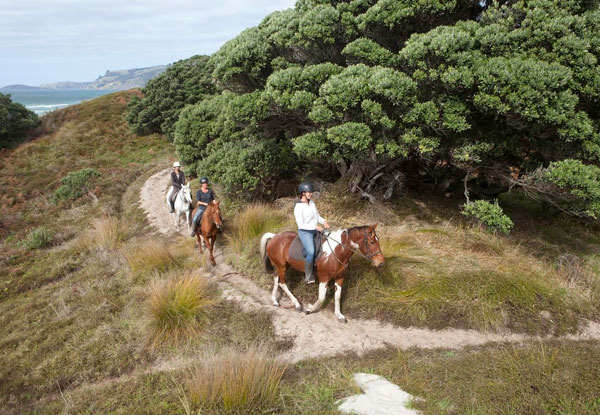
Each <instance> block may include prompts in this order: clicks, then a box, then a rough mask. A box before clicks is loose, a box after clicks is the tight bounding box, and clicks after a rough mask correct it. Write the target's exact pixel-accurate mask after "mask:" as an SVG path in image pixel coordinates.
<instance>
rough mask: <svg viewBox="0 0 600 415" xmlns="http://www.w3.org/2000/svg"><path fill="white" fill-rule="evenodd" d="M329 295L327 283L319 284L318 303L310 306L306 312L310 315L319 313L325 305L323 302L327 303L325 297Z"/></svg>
mask: <svg viewBox="0 0 600 415" xmlns="http://www.w3.org/2000/svg"><path fill="white" fill-rule="evenodd" d="M326 295H327V282H320V283H319V298H318V299H317V302H316V303H314V304H312V305H309V306H308V307H307V308H306V310H304V311H305V313H306V314H310V313H316V312H317V311H319V310H320V309H321V306H322V305H323V301H325V296H326Z"/></svg>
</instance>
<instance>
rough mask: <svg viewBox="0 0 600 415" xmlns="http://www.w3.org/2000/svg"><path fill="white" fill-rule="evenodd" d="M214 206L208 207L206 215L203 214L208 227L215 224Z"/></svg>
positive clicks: (203, 219)
mask: <svg viewBox="0 0 600 415" xmlns="http://www.w3.org/2000/svg"><path fill="white" fill-rule="evenodd" d="M213 210H214V208H213V206H212V205H211V204H209V205H208V207H207V208H206V210H205V211H204V213H203V214H202V222H205V223H207V224H208V225H212V224H213V223H214V220H213V217H212V215H213Z"/></svg>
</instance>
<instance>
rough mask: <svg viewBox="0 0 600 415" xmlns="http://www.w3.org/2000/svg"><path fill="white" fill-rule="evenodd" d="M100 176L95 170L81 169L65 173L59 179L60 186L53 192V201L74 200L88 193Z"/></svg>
mask: <svg viewBox="0 0 600 415" xmlns="http://www.w3.org/2000/svg"><path fill="white" fill-rule="evenodd" d="M99 176H100V172H99V171H98V170H96V169H91V168H87V169H81V170H77V171H72V172H69V173H67V175H66V176H65V177H63V178H62V179H61V181H60V182H61V186H60V187H59V188H58V189H56V191H55V192H54V200H55V201H56V202H59V201H61V200H75V199H79V198H80V197H81V196H83V195H85V194H87V193H88V191H89V189H90V188H91V186H93V184H94V183H95V181H96V179H97V178H98V177H99Z"/></svg>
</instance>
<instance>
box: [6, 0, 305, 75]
mask: <svg viewBox="0 0 600 415" xmlns="http://www.w3.org/2000/svg"><path fill="white" fill-rule="evenodd" d="M3 2H6V3H10V5H8V4H6V5H2V3H3ZM293 6H294V0H222V1H220V2H215V1H214V0H213V1H191V0H171V1H169V2H166V1H164V0H160V1H159V0H87V1H80V0H21V1H19V2H14V1H9V0H0V64H1V66H0V86H1V85H6V84H9V83H31V84H39V83H43V82H51V81H59V80H67V79H69V80H91V79H93V78H95V77H96V76H97V74H99V73H101V72H104V70H106V69H108V68H110V69H125V68H128V67H142V66H149V65H154V64H162V63H170V62H173V61H176V60H179V59H183V58H187V57H189V56H191V55H194V54H198V53H201V54H210V53H213V52H214V51H216V50H217V49H218V48H219V47H220V46H221V45H222V44H223V43H224V42H225V41H227V40H229V39H231V38H232V37H234V36H235V35H237V34H238V33H239V32H241V31H242V30H243V29H245V28H247V27H250V26H255V25H256V24H258V23H259V22H260V21H261V20H262V19H263V18H264V17H266V16H267V15H268V14H270V13H271V12H273V11H275V10H283V9H287V8H290V7H293ZM61 62H64V64H61ZM32 64H33V65H39V66H41V68H43V70H44V72H43V73H42V72H41V71H40V74H39V75H38V76H34V74H35V68H32V67H31V65H32ZM98 65H101V66H98ZM93 68H96V69H93ZM61 71H62V72H61ZM91 71H93V72H91ZM60 73H64V76H59V75H60ZM56 76H58V78H56ZM74 76H76V78H77V79H75V78H74ZM90 76H91V78H90Z"/></svg>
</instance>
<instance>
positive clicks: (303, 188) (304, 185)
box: [298, 182, 315, 195]
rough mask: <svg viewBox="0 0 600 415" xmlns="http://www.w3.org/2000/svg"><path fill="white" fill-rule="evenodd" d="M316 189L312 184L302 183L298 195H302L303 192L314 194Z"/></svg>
mask: <svg viewBox="0 0 600 415" xmlns="http://www.w3.org/2000/svg"><path fill="white" fill-rule="evenodd" d="M314 191H315V187H314V186H313V184H312V183H311V182H302V183H300V186H298V194H300V195H301V194H302V192H314Z"/></svg>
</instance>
